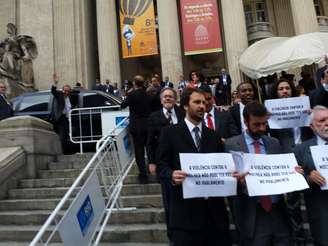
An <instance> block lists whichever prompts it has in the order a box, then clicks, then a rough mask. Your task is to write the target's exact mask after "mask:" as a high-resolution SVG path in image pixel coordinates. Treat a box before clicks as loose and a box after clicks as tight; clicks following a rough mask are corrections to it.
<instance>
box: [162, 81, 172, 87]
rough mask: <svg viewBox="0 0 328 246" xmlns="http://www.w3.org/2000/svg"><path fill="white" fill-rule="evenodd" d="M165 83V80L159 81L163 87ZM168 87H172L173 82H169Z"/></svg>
mask: <svg viewBox="0 0 328 246" xmlns="http://www.w3.org/2000/svg"><path fill="white" fill-rule="evenodd" d="M165 84H166V82H165V81H162V82H161V87H162V88H164V87H165ZM169 87H170V88H173V83H172V82H169Z"/></svg>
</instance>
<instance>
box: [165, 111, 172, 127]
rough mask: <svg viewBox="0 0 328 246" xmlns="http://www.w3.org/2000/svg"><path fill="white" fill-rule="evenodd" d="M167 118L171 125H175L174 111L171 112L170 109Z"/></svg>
mask: <svg viewBox="0 0 328 246" xmlns="http://www.w3.org/2000/svg"><path fill="white" fill-rule="evenodd" d="M166 116H167V120H168V121H169V122H170V125H172V124H173V120H172V111H171V109H168V110H167V111H166Z"/></svg>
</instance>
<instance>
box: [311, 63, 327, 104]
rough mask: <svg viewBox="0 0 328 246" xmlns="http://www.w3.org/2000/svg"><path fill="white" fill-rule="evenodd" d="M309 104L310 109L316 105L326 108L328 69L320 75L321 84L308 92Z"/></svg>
mask: <svg viewBox="0 0 328 246" xmlns="http://www.w3.org/2000/svg"><path fill="white" fill-rule="evenodd" d="M310 103H311V107H312V108H313V107H314V106H316V105H322V106H325V107H328V68H326V69H325V70H324V71H323V72H322V74H321V84H320V85H319V86H318V87H317V88H316V89H315V90H313V91H311V92H310Z"/></svg>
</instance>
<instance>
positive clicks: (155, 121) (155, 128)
mask: <svg viewBox="0 0 328 246" xmlns="http://www.w3.org/2000/svg"><path fill="white" fill-rule="evenodd" d="M174 111H175V114H176V116H177V119H178V123H179V122H181V121H182V120H183V119H184V113H183V112H182V110H181V109H180V108H179V107H177V106H175V107H174ZM169 125H170V122H169V121H168V120H167V118H166V117H165V115H164V113H163V109H160V110H158V111H156V112H154V113H152V114H151V115H150V116H149V119H148V134H147V146H146V148H147V157H148V163H151V164H156V150H157V147H158V141H159V137H160V133H161V130H162V128H163V127H165V126H169Z"/></svg>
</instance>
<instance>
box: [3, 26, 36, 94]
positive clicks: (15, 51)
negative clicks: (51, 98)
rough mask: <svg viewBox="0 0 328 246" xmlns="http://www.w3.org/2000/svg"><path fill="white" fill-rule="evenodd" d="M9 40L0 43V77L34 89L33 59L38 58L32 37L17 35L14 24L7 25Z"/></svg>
mask: <svg viewBox="0 0 328 246" xmlns="http://www.w3.org/2000/svg"><path fill="white" fill-rule="evenodd" d="M7 33H8V38H6V39H4V40H3V41H1V42H0V77H2V78H7V79H8V80H9V81H11V82H16V83H19V84H20V85H22V86H23V87H26V88H34V74H33V59H35V58H36V57H37V56H38V50H37V46H36V43H35V41H34V39H33V37H31V36H27V35H17V28H16V26H15V25H14V24H12V23H8V24H7Z"/></svg>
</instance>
